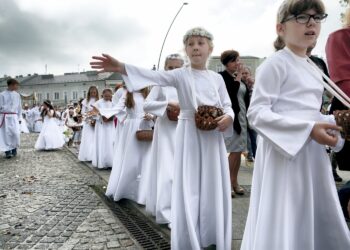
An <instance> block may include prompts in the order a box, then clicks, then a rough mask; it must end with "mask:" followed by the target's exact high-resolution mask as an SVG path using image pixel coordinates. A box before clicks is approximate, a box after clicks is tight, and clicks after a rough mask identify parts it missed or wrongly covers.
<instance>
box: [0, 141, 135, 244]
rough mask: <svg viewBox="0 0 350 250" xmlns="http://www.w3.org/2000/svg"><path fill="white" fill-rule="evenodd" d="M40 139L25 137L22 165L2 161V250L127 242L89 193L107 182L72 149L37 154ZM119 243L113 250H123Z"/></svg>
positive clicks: (19, 158) (19, 159) (112, 218)
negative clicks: (118, 249) (3, 195)
mask: <svg viewBox="0 0 350 250" xmlns="http://www.w3.org/2000/svg"><path fill="white" fill-rule="evenodd" d="M37 136H38V135H37V134H26V135H22V136H21V147H20V149H19V154H18V156H17V159H10V160H6V159H4V158H2V157H0V166H1V167H0V179H1V180H2V181H1V182H0V190H2V192H1V193H5V194H6V195H7V196H6V198H1V199H0V201H1V202H0V211H1V213H0V238H1V240H0V249H15V248H17V249H30V248H31V249H61V250H71V249H84V250H85V249H107V241H108V240H107V236H108V235H109V236H111V237H112V236H114V235H115V234H124V235H123V237H122V238H124V237H127V233H126V232H125V229H124V227H123V226H122V225H121V224H120V222H119V220H117V219H116V218H115V216H114V215H113V214H112V213H111V211H110V210H109V209H108V208H107V207H105V205H104V204H103V203H102V202H101V200H100V198H99V196H98V195H96V194H95V193H94V191H93V190H92V189H91V188H90V187H89V186H90V185H100V186H105V185H106V184H105V182H104V181H103V180H101V178H100V177H99V176H98V175H96V174H95V173H93V172H92V171H90V170H88V169H86V166H85V165H83V164H81V163H80V162H79V161H78V160H77V159H76V157H75V156H73V155H71V153H70V152H68V151H67V150H66V149H63V150H56V151H48V152H40V151H36V150H34V147H33V145H34V144H35V140H36V138H37ZM48 159H49V161H48ZM5 165H6V168H5V169H3V168H2V166H5ZM31 176H34V177H35V181H33V182H32V183H29V182H28V178H29V177H31ZM3 180H4V181H3ZM29 180H30V179H29ZM7 232H9V233H8V234H6V235H5V234H4V233H7ZM3 236H4V237H3ZM128 237H129V238H128V239H129V240H130V242H134V241H133V240H132V239H131V238H130V236H128ZM114 239H115V241H114V242H113V241H108V243H110V244H109V247H110V248H109V249H114V248H121V242H120V241H118V239H117V238H114ZM123 240H124V239H123ZM125 240H126V239H125ZM124 245H127V244H126V243H124ZM134 245H135V243H134Z"/></svg>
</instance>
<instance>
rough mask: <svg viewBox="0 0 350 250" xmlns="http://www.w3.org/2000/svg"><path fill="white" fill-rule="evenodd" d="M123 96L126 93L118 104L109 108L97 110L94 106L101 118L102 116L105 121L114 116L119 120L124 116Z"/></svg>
mask: <svg viewBox="0 0 350 250" xmlns="http://www.w3.org/2000/svg"><path fill="white" fill-rule="evenodd" d="M125 96H126V93H125V94H124V95H123V96H122V98H120V99H119V102H118V104H117V105H113V106H112V107H111V108H99V107H98V106H96V107H97V108H98V109H99V111H100V114H101V116H104V117H106V118H107V119H109V118H111V117H112V116H114V115H116V116H117V117H118V119H120V117H123V116H125V113H126V111H125ZM94 106H95V105H94Z"/></svg>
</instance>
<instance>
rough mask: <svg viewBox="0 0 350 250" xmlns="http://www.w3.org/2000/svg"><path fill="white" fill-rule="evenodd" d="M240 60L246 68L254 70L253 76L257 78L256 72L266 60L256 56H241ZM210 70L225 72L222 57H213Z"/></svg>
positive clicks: (210, 61)
mask: <svg viewBox="0 0 350 250" xmlns="http://www.w3.org/2000/svg"><path fill="white" fill-rule="evenodd" d="M239 60H240V61H241V62H242V63H243V64H244V65H246V66H249V67H250V68H251V69H252V72H251V73H252V75H253V76H255V71H256V69H257V68H258V67H259V65H260V64H261V63H262V62H263V61H264V60H265V58H259V57H254V56H240V57H239ZM208 68H209V69H210V70H213V71H215V72H219V71H223V70H225V66H224V65H223V64H222V63H221V61H220V56H212V57H211V58H210V60H209V64H208Z"/></svg>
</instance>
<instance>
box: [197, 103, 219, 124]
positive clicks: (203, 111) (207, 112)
mask: <svg viewBox="0 0 350 250" xmlns="http://www.w3.org/2000/svg"><path fill="white" fill-rule="evenodd" d="M223 114H224V112H223V111H222V109H220V108H217V107H215V106H208V105H203V106H199V107H198V109H197V112H196V113H195V121H196V126H197V128H199V129H201V130H213V129H215V128H216V127H217V123H216V121H215V119H216V118H218V117H220V116H222V115H223Z"/></svg>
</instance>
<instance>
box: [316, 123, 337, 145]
mask: <svg viewBox="0 0 350 250" xmlns="http://www.w3.org/2000/svg"><path fill="white" fill-rule="evenodd" d="M340 129H341V128H340V127H338V126H337V125H334V124H330V123H316V124H315V125H314V127H313V128H312V131H311V134H310V137H311V138H312V139H313V140H315V141H316V142H318V143H319V144H322V145H328V146H331V147H334V146H335V145H336V144H337V142H338V137H337V135H336V134H335V133H330V132H329V130H337V131H340Z"/></svg>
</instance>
